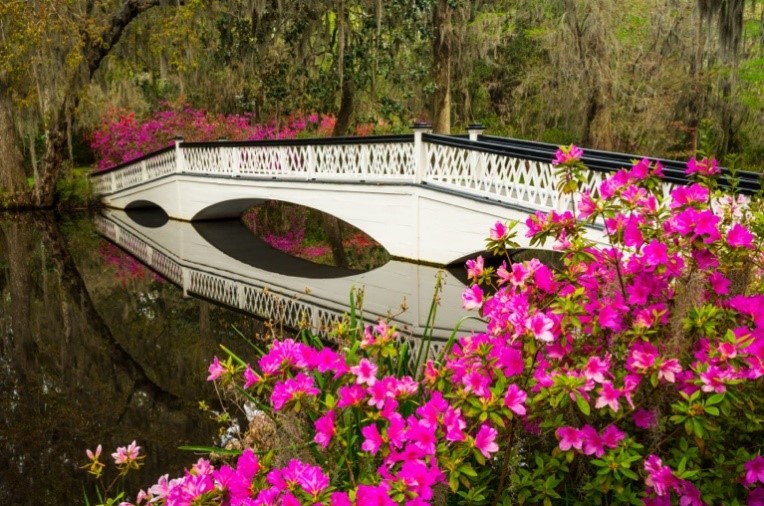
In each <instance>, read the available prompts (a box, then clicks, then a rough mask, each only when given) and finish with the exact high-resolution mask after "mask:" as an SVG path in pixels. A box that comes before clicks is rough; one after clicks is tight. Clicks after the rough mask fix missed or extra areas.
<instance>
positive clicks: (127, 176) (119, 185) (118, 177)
mask: <svg viewBox="0 0 764 506" xmlns="http://www.w3.org/2000/svg"><path fill="white" fill-rule="evenodd" d="M113 177H114V191H118V190H121V189H123V188H129V187H130V186H134V185H137V184H140V183H142V182H143V163H142V162H137V163H134V164H131V165H128V166H127V167H124V168H122V169H120V170H118V171H116V172H114V173H113Z"/></svg>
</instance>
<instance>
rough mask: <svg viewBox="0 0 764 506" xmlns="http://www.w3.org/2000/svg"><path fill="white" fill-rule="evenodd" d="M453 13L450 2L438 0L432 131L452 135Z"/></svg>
mask: <svg viewBox="0 0 764 506" xmlns="http://www.w3.org/2000/svg"><path fill="white" fill-rule="evenodd" d="M451 17H452V11H451V7H449V5H448V0H438V2H437V3H436V4H435V7H434V9H433V13H432V24H433V37H432V78H433V81H434V82H435V91H434V92H433V95H432V131H433V132H434V133H438V134H449V133H451V46H452V44H453V27H452V26H451Z"/></svg>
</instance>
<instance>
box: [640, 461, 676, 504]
mask: <svg viewBox="0 0 764 506" xmlns="http://www.w3.org/2000/svg"><path fill="white" fill-rule="evenodd" d="M645 471H647V477H646V478H645V485H647V486H648V487H652V488H653V490H654V491H655V495H657V496H659V497H660V496H664V495H667V494H668V493H669V492H670V490H671V488H673V487H674V486H675V485H676V483H677V479H676V478H675V477H674V473H673V472H672V471H671V468H670V467H668V466H664V465H663V461H661V459H660V457H658V456H657V455H649V456H648V457H647V458H646V459H645Z"/></svg>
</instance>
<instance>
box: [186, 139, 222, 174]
mask: <svg viewBox="0 0 764 506" xmlns="http://www.w3.org/2000/svg"><path fill="white" fill-rule="evenodd" d="M229 149H230V148H223V147H217V146H204V147H183V148H182V150H181V152H182V153H183V163H182V165H181V169H182V170H183V171H185V172H190V173H193V174H218V175H232V174H233V172H234V170H233V166H232V163H231V156H230V153H229V151H228V150H229Z"/></svg>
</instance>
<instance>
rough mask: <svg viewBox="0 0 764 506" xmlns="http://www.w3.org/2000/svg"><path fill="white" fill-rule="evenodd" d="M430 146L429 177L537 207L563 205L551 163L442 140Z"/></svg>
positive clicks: (458, 187) (504, 200)
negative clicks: (556, 188)
mask: <svg viewBox="0 0 764 506" xmlns="http://www.w3.org/2000/svg"><path fill="white" fill-rule="evenodd" d="M426 146H427V162H428V166H427V172H426V173H425V181H428V182H434V183H438V184H441V185H445V186H451V187H454V188H455V189H459V190H462V191H466V192H468V193H473V194H477V195H481V196H488V197H491V198H494V199H496V200H499V201H502V202H507V203H513V204H520V205H523V206H527V207H531V208H534V209H540V210H549V209H559V206H560V205H561V202H560V200H559V199H560V197H559V195H558V192H557V191H556V190H555V184H556V178H555V176H554V172H553V167H552V165H551V164H549V163H544V162H536V161H533V160H523V159H519V158H513V157H510V156H506V155H500V154H495V153H484V152H479V151H472V150H467V149H462V148H456V147H452V146H444V145H439V144H430V143H428V144H427V145H426Z"/></svg>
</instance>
